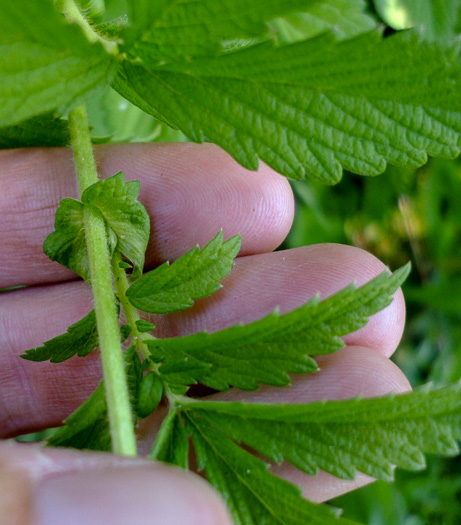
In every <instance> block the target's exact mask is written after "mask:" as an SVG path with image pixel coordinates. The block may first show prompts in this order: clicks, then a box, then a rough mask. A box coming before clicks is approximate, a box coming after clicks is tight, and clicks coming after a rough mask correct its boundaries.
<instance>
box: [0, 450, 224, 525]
mask: <svg viewBox="0 0 461 525" xmlns="http://www.w3.org/2000/svg"><path fill="white" fill-rule="evenodd" d="M0 516H1V522H2V523H5V524H6V523H8V524H9V525H61V524H63V523H65V524H67V525H91V524H98V525H106V524H107V525H126V524H127V523H129V524H130V525H156V524H157V525H164V524H169V525H231V523H232V521H231V518H230V517H229V514H228V512H227V510H226V508H225V505H224V503H223V501H222V500H221V498H220V496H219V495H218V494H217V493H216V492H215V491H214V490H213V489H212V487H211V486H210V485H208V484H207V483H205V482H204V481H203V480H202V479H200V478H199V477H198V476H195V475H193V474H191V473H188V472H186V471H183V470H180V469H177V468H174V467H169V466H167V465H164V464H160V463H152V462H150V461H144V460H139V459H127V458H120V457H116V456H111V455H108V454H95V453H88V452H87V453H82V452H75V451H70V450H52V449H41V448H37V447H28V446H19V445H16V444H13V443H3V444H1V445H0Z"/></svg>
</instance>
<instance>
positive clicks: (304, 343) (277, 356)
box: [146, 266, 409, 390]
mask: <svg viewBox="0 0 461 525" xmlns="http://www.w3.org/2000/svg"><path fill="white" fill-rule="evenodd" d="M408 272H409V267H408V266H406V267H404V268H401V269H400V270H397V271H396V272H395V273H394V274H393V275H392V276H390V275H389V274H388V273H387V272H384V273H382V274H381V275H380V276H378V277H376V278H375V279H373V280H372V281H370V282H369V283H367V284H366V285H364V286H362V287H360V288H358V289H356V288H355V286H354V285H351V286H349V287H347V288H345V289H343V290H341V291H340V292H338V293H337V294H335V295H333V296H331V297H329V298H327V299H325V300H324V301H322V302H319V300H318V297H317V298H314V299H312V300H311V301H309V302H308V303H306V304H305V305H303V306H301V307H300V308H297V309H296V310H293V311H292V312H289V313H286V314H284V315H280V314H279V313H278V312H277V311H275V312H273V313H272V314H270V315H268V316H267V317H265V318H263V319H261V320H259V321H255V322H253V323H250V324H248V325H245V326H243V325H237V326H233V327H231V328H227V329H224V330H222V331H220V332H215V333H213V334H208V333H206V332H201V333H197V334H194V335H189V336H185V337H174V338H169V339H154V340H148V341H146V344H147V346H148V348H149V350H150V352H151V354H152V356H153V358H154V360H155V361H161V360H164V363H165V364H164V365H162V367H160V369H159V371H160V373H161V374H165V376H167V375H169V374H171V373H172V372H174V371H179V370H181V371H182V370H183V369H184V366H187V367H188V373H189V375H190V378H189V381H191V380H192V381H191V382H192V383H195V382H197V381H200V382H201V383H203V384H204V385H207V386H209V387H211V388H214V389H216V390H227V389H228V388H229V387H230V386H235V387H237V388H241V389H243V390H255V389H257V388H258V383H264V384H269V385H277V386H283V385H288V384H290V378H289V376H288V372H291V373H298V374H299V373H309V372H313V371H316V370H317V364H316V363H315V361H313V359H311V358H310V357H309V354H310V355H321V354H329V353H331V352H335V351H336V350H339V349H340V348H342V347H343V345H344V343H343V341H342V340H341V339H340V338H339V336H341V335H346V334H348V333H350V332H353V331H355V330H358V329H359V328H361V327H362V326H364V325H365V324H366V322H367V320H368V317H369V316H370V315H372V314H374V313H376V312H377V311H379V310H381V309H382V308H384V307H385V306H387V305H388V304H389V303H390V301H391V297H392V294H393V293H394V292H395V291H396V290H397V288H398V287H399V286H400V284H401V283H402V282H403V280H404V279H405V277H406V276H407V275H408ZM200 364H202V365H203V366H202V367H200ZM183 379H185V378H183ZM166 380H167V381H171V379H168V378H167V377H166ZM171 382H173V381H171ZM185 384H190V383H185Z"/></svg>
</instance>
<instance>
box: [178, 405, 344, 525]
mask: <svg viewBox="0 0 461 525" xmlns="http://www.w3.org/2000/svg"><path fill="white" fill-rule="evenodd" d="M185 417H186V421H187V426H188V430H189V432H190V433H191V434H192V438H193V441H194V445H195V451H196V454H197V462H198V468H199V470H204V471H205V474H206V477H207V479H208V480H209V482H210V483H211V484H212V485H214V486H215V487H216V489H217V490H219V492H221V494H222V495H223V497H224V499H225V501H226V503H227V505H228V507H229V509H230V511H231V512H232V516H233V518H234V521H235V524H236V525H261V524H263V523H264V524H265V525H282V524H283V525H314V524H319V525H329V524H332V525H334V524H335V523H338V525H341V524H344V525H346V524H349V525H352V523H353V522H351V521H349V520H342V519H339V518H336V517H335V515H334V513H333V511H332V509H329V508H328V507H326V506H324V505H316V504H315V503H311V502H309V501H307V500H305V499H303V498H302V496H301V490H300V489H298V487H296V486H295V485H292V484H291V483H288V482H287V481H285V480H282V479H281V478H279V477H277V476H274V475H273V474H271V473H270V472H268V470H267V465H266V464H265V463H264V462H263V461H261V460H260V459H258V458H255V457H254V456H252V455H251V454H250V453H249V452H246V451H244V450H242V449H241V448H240V447H239V446H237V445H236V444H235V443H233V442H232V441H231V440H230V439H228V438H227V437H226V436H225V435H224V434H223V433H222V432H220V431H219V430H216V429H215V428H212V427H211V426H209V424H208V423H207V421H205V420H204V419H203V418H201V417H199V416H197V415H195V414H193V413H192V412H191V411H187V412H186V416H185Z"/></svg>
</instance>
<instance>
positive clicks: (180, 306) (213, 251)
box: [126, 231, 241, 314]
mask: <svg viewBox="0 0 461 525" xmlns="http://www.w3.org/2000/svg"><path fill="white" fill-rule="evenodd" d="M240 245H241V238H240V236H239V235H236V236H235V237H232V238H231V239H229V240H228V241H226V242H224V237H223V233H222V231H220V232H219V233H218V234H217V235H216V237H215V238H214V239H213V240H211V241H210V242H209V243H208V244H207V245H206V246H205V247H204V248H203V249H202V250H200V247H199V246H196V247H195V248H193V249H192V250H190V251H189V252H187V253H186V254H185V255H183V256H182V257H180V258H179V259H178V260H176V261H175V262H174V263H173V264H172V265H171V266H170V264H169V263H168V262H166V263H165V264H162V265H161V266H159V267H158V268H156V269H155V270H152V271H151V272H149V273H146V274H144V275H143V276H142V277H141V278H139V279H138V280H137V281H136V282H135V283H133V284H132V285H131V286H130V288H129V289H128V291H127V293H126V295H127V297H128V299H129V301H130V302H131V304H133V305H134V306H136V308H139V309H141V310H143V311H145V312H154V313H159V314H167V313H170V312H177V311H178V310H184V309H185V308H189V307H191V306H192V305H193V304H194V300H196V299H201V298H203V297H207V296H208V295H211V294H212V293H214V292H216V290H218V289H219V288H220V287H221V284H220V283H219V281H220V280H221V279H223V278H224V277H225V276H226V275H227V274H228V273H229V272H230V271H231V269H232V267H233V266H234V259H235V257H236V256H237V254H238V252H239V249H240Z"/></svg>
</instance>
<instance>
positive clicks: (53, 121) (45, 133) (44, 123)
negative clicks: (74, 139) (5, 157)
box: [0, 113, 70, 149]
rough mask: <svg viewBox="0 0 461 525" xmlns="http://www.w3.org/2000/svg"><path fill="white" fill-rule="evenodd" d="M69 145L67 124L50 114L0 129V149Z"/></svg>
mask: <svg viewBox="0 0 461 525" xmlns="http://www.w3.org/2000/svg"><path fill="white" fill-rule="evenodd" d="M69 144H70V136H69V130H68V128H67V122H66V121H65V120H63V119H59V118H55V117H53V115H52V114H51V113H49V114H45V115H41V116H39V117H34V118H31V119H29V120H26V121H24V122H21V123H20V124H17V125H16V126H10V127H7V128H1V129H0V149H7V148H26V147H29V146H67V145H69Z"/></svg>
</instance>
